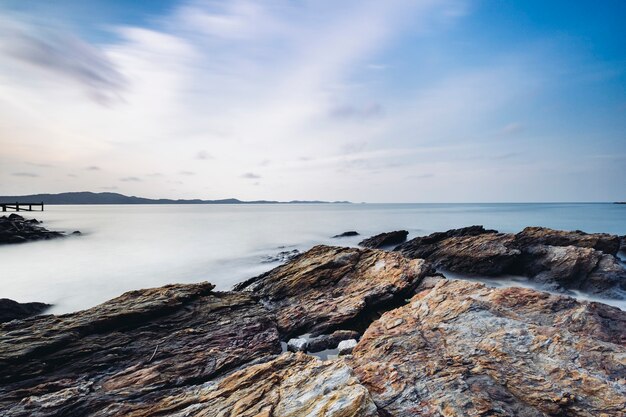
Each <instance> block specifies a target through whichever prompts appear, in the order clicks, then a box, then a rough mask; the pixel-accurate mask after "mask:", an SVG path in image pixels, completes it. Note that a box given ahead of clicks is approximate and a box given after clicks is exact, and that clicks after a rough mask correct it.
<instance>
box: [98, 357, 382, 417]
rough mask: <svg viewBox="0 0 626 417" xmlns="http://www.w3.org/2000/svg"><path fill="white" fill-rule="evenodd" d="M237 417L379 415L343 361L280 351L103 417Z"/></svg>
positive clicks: (115, 409)
mask: <svg viewBox="0 0 626 417" xmlns="http://www.w3.org/2000/svg"><path fill="white" fill-rule="evenodd" d="M102 415H117V416H127V417H148V416H156V415H158V416H207V417H208V416H216V417H218V416H224V417H226V416H233V417H234V416H237V417H263V416H266V417H299V416H310V417H377V416H378V415H379V414H378V411H377V408H376V405H375V404H374V402H373V401H372V398H371V396H370V394H369V392H368V391H367V390H366V389H365V388H364V387H363V386H362V385H361V384H359V382H358V380H357V379H356V378H355V377H354V376H353V373H352V370H351V369H350V368H349V367H348V366H346V365H345V364H344V363H343V361H341V360H336V361H328V362H322V361H320V360H318V359H316V358H313V357H311V356H308V355H304V354H301V353H299V354H293V353H284V354H282V355H280V356H278V357H277V358H276V359H274V360H271V361H269V362H265V363H260V364H256V365H252V366H249V367H247V368H244V369H242V370H240V371H237V372H235V373H233V374H231V375H229V376H227V377H225V378H223V379H221V380H219V381H215V382H209V383H206V384H202V385H198V386H194V387H191V388H187V389H184V390H182V391H179V392H176V393H174V394H173V395H170V396H167V397H161V398H157V399H155V400H154V401H153V402H151V403H147V402H146V403H143V404H139V405H136V404H133V403H132V402H128V403H119V404H115V405H112V406H111V407H110V408H109V409H108V410H107V413H106V414H102Z"/></svg>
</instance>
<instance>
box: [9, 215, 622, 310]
mask: <svg viewBox="0 0 626 417" xmlns="http://www.w3.org/2000/svg"><path fill="white" fill-rule="evenodd" d="M25 216H26V217H35V218H37V219H40V220H44V222H45V223H44V226H46V227H47V228H49V229H53V230H65V231H69V232H71V231H73V230H80V231H82V232H83V235H82V236H79V237H69V238H66V239H58V240H51V241H45V242H34V243H27V244H23V245H5V246H0V298H2V297H6V298H11V299H15V300H18V301H21V302H25V301H43V302H47V303H51V304H54V308H53V309H52V312H54V313H62V312H69V311H75V310H79V309H83V308H88V307H91V306H94V305H96V304H98V303H101V302H103V301H105V300H108V299H110V298H112V297H115V296H118V295H120V294H121V293H123V292H125V291H128V290H132V289H138V288H146V287H154V286H160V285H164V284H168V283H177V282H186V283H190V282H198V281H210V282H212V283H214V284H215V285H216V286H217V288H218V289H221V290H227V289H230V288H231V287H232V286H233V285H234V284H236V283H237V282H240V281H242V280H244V279H246V278H249V277H252V276H255V275H258V274H259V273H262V272H264V271H266V270H269V269H271V268H273V267H275V266H276V265H277V264H276V263H263V262H262V261H263V259H264V257H266V256H269V255H275V254H276V253H278V252H280V251H281V250H286V249H288V250H291V249H299V250H306V249H308V248H310V247H311V246H313V245H315V244H320V243H325V244H341V245H356V244H357V242H359V241H360V239H362V238H363V237H364V236H368V235H372V234H376V233H380V232H385V231H390V230H396V229H406V230H408V231H409V232H410V235H409V238H411V237H415V236H420V235H425V234H429V233H432V232H435V231H443V230H447V229H450V228H456V227H463V226H468V225H473V224H482V225H484V226H485V227H488V228H493V229H497V230H500V231H502V232H516V231H519V230H521V229H522V228H524V227H525V226H530V225H533V226H547V227H552V228H557V229H566V230H573V229H580V230H583V231H586V232H608V233H615V234H621V235H623V234H626V205H615V204H345V205H344V204H332V205H329V204H320V205H146V206H144V205H130V206H48V207H47V211H45V212H43V213H42V212H36V213H27V214H25ZM347 230H357V231H358V232H359V233H361V235H362V236H357V237H354V238H342V239H331V238H330V237H331V236H333V235H335V234H338V233H341V232H344V231H347Z"/></svg>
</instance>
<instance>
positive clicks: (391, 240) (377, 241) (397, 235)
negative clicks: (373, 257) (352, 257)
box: [359, 230, 409, 249]
mask: <svg viewBox="0 0 626 417" xmlns="http://www.w3.org/2000/svg"><path fill="white" fill-rule="evenodd" d="M408 235H409V232H407V231H406V230H396V231H395V232H387V233H381V234H379V235H376V236H372V237H369V238H367V239H364V240H362V241H360V242H359V246H363V247H364V248H372V249H380V248H385V247H388V246H393V245H397V244H399V243H402V242H404V241H405V240H406V237H407V236H408Z"/></svg>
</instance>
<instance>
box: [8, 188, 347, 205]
mask: <svg viewBox="0 0 626 417" xmlns="http://www.w3.org/2000/svg"><path fill="white" fill-rule="evenodd" d="M0 201H5V202H11V201H20V202H24V201H26V202H29V201H33V202H39V201H43V202H45V203H46V204H351V202H350V201H318V200H291V201H273V200H254V201H242V200H238V199H236V198H225V199H221V200H201V199H192V200H173V199H168V198H159V199H153V198H144V197H135V196H127V195H123V194H118V193H93V192H90V191H82V192H72V193H58V194H31V195H21V196H0Z"/></svg>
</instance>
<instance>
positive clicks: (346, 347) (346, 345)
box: [337, 339, 356, 355]
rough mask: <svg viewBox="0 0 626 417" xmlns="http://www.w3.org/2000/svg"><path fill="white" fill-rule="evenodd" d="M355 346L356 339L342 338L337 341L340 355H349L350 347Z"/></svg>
mask: <svg viewBox="0 0 626 417" xmlns="http://www.w3.org/2000/svg"><path fill="white" fill-rule="evenodd" d="M355 347H356V340H355V339H349V340H342V341H341V342H339V346H337V350H339V354H340V355H349V354H351V353H352V349H354V348H355Z"/></svg>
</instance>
